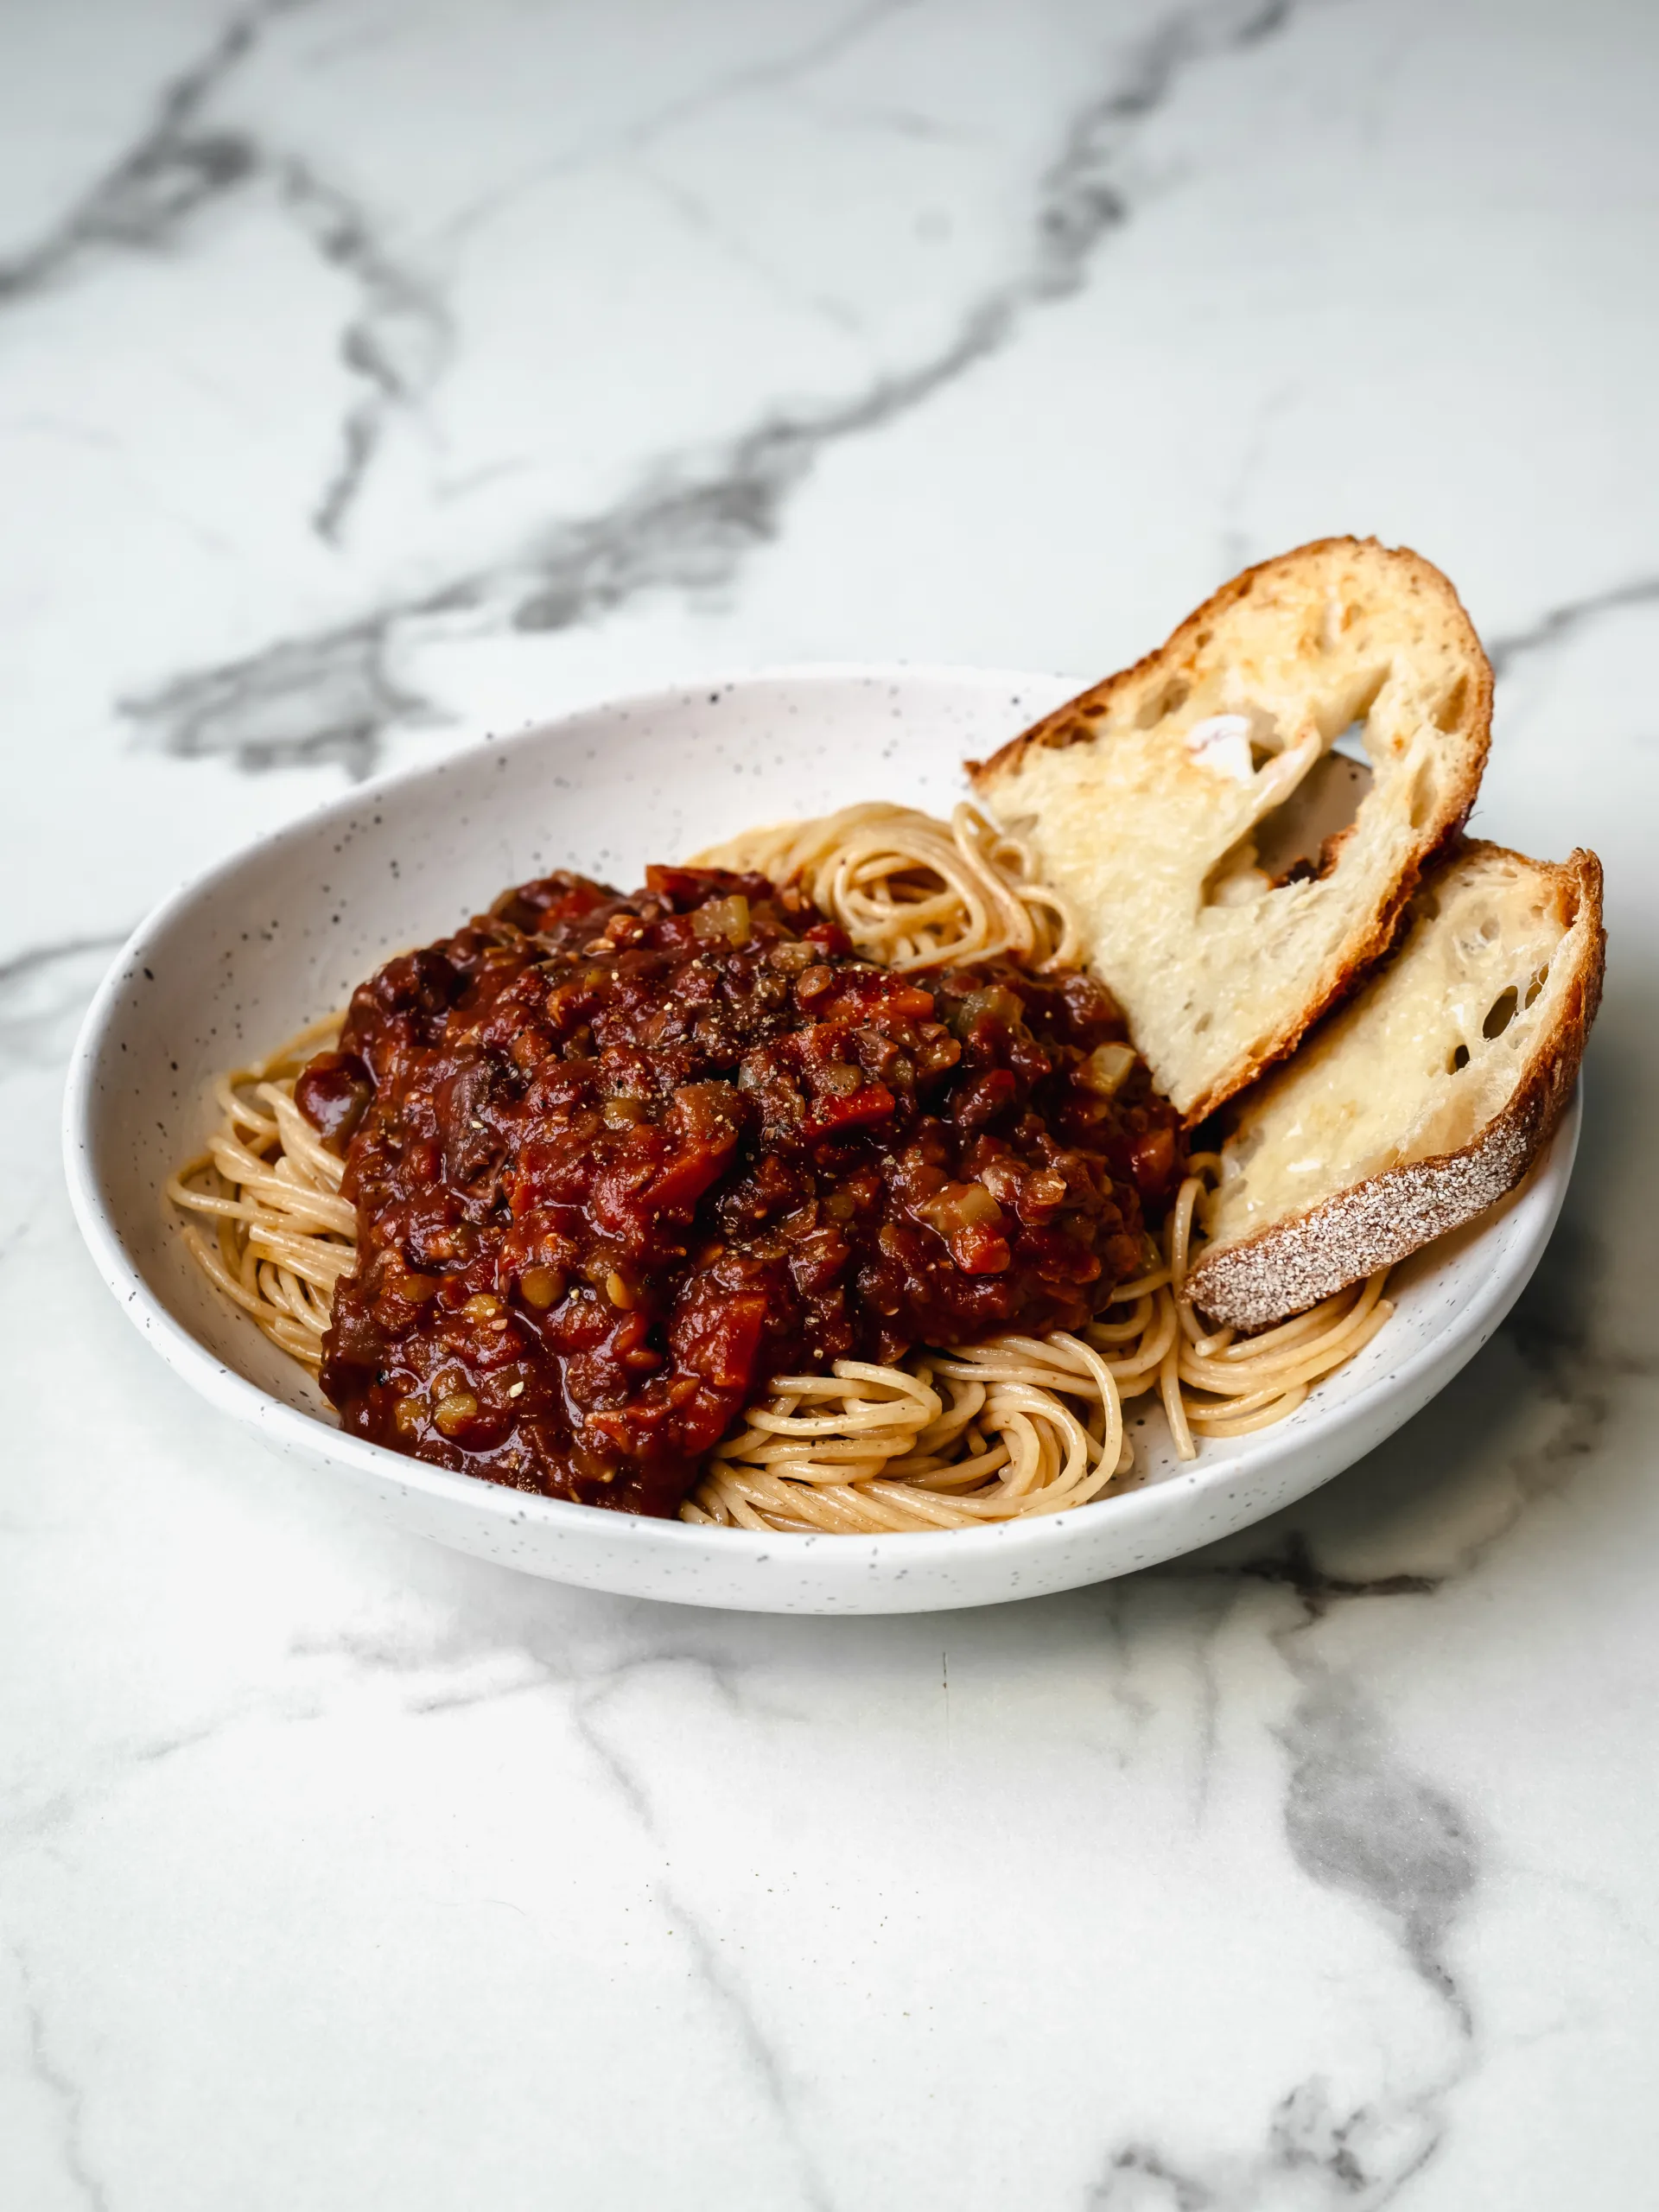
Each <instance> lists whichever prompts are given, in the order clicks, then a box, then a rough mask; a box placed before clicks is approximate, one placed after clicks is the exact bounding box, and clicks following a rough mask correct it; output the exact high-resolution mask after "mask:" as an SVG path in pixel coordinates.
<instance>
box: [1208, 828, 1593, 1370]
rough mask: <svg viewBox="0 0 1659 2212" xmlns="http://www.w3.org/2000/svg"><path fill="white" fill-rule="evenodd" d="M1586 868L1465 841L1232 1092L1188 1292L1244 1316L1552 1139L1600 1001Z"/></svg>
mask: <svg viewBox="0 0 1659 2212" xmlns="http://www.w3.org/2000/svg"><path fill="white" fill-rule="evenodd" d="M1604 947H1605V933H1604V931H1603V929H1602V923H1601V863H1600V862H1599V861H1598V860H1597V858H1596V856H1595V855H1594V854H1593V853H1586V852H1575V853H1573V855H1572V856H1571V858H1570V859H1568V860H1567V861H1562V862H1560V864H1559V865H1558V864H1556V863H1554V862H1551V861H1530V860H1527V859H1525V858H1524V857H1523V856H1522V855H1521V854H1519V853H1510V852H1505V851H1504V849H1503V847H1502V846H1501V845H1489V844H1484V843H1481V842H1476V841H1473V840H1471V842H1469V843H1468V844H1466V845H1465V846H1464V847H1463V848H1462V849H1460V850H1459V852H1457V853H1455V854H1454V855H1452V858H1451V859H1450V860H1448V861H1445V862H1444V863H1443V864H1442V865H1440V867H1438V868H1434V869H1433V870H1432V871H1431V872H1430V874H1428V876H1427V878H1426V879H1425V880H1424V882H1423V885H1422V887H1421V890H1420V891H1419V893H1418V894H1417V896H1416V898H1415V899H1414V901H1413V904H1412V910H1411V918H1410V921H1409V924H1408V930H1407V933H1406V936H1405V938H1404V941H1403V943H1402V945H1401V947H1400V949H1399V950H1398V951H1397V952H1396V953H1395V955H1394V957H1392V959H1390V960H1388V961H1386V962H1384V963H1383V966H1382V967H1381V968H1380V969H1378V971H1377V972H1376V975H1375V976H1372V978H1371V979H1370V982H1367V983H1366V984H1365V986H1364V988H1363V989H1362V990H1361V992H1360V994H1359V995H1358V996H1357V998H1356V999H1354V1000H1353V1001H1351V1003H1350V1004H1349V1005H1347V1006H1345V1007H1343V1008H1342V1010H1341V1011H1340V1012H1339V1013H1338V1014H1332V1017H1331V1019H1330V1020H1328V1021H1327V1022H1325V1025H1324V1026H1323V1027H1321V1028H1320V1029H1319V1030H1317V1031H1316V1032H1315V1033H1314V1034H1313V1036H1312V1037H1310V1038H1309V1039H1307V1041H1306V1043H1305V1044H1304V1045H1303V1046H1302V1047H1301V1050H1300V1052H1297V1054H1296V1055H1295V1057H1294V1058H1293V1059H1292V1060H1290V1061H1289V1062H1288V1063H1287V1065H1285V1066H1284V1067H1282V1068H1278V1069H1275V1070H1274V1072H1273V1073H1272V1074H1271V1075H1269V1076H1268V1077H1267V1078H1266V1080H1265V1081H1264V1082H1263V1083H1262V1086H1261V1088H1260V1089H1259V1090H1257V1091H1255V1092H1254V1093H1253V1094H1252V1095H1251V1096H1249V1098H1247V1099H1246V1100H1244V1101H1243V1103H1242V1105H1241V1106H1240V1108H1239V1109H1237V1110H1238V1120H1237V1124H1236V1128H1235V1129H1234V1131H1233V1134H1232V1135H1231V1136H1230V1137H1229V1139H1228V1140H1227V1141H1226V1143H1225V1145H1224V1147H1223V1149H1222V1173H1221V1179H1220V1182H1219V1184H1218V1185H1217V1188H1216V1189H1215V1191H1213V1192H1211V1197H1210V1199H1209V1202H1208V1205H1207V1207H1206V1209H1205V1217H1204V1220H1203V1225H1204V1227H1205V1230H1206V1232H1207V1234H1208V1235H1209V1236H1210V1238H1211V1242H1210V1244H1209V1246H1208V1248H1207V1249H1205V1252H1204V1254H1203V1255H1202V1256H1201V1258H1200V1259H1199V1260H1198V1264H1197V1266H1196V1267H1195V1268H1193V1269H1192V1273H1191V1274H1189V1275H1188V1277H1187V1280H1186V1284H1185V1296H1186V1297H1187V1298H1189V1299H1190V1300H1191V1301H1192V1304H1193V1305H1194V1306H1197V1307H1198V1308H1199V1310H1200V1311H1201V1312H1202V1313H1205V1314H1207V1315H1208V1316H1209V1317H1210V1318H1211V1319H1212V1320H1213V1321H1216V1322H1217V1323H1230V1324H1231V1325H1232V1326H1234V1327H1235V1328H1239V1329H1257V1328H1261V1327H1262V1326H1264V1325H1266V1324H1267V1323H1268V1322H1271V1321H1278V1320H1281V1319H1284V1317H1285V1316H1286V1315H1287V1314H1291V1313H1301V1312H1303V1311H1304V1310H1305V1309H1306V1307H1308V1306H1313V1305H1316V1304H1317V1303H1318V1302H1319V1300H1320V1299H1322V1298H1328V1297H1329V1296H1330V1295H1331V1294H1332V1292H1333V1291H1338V1290H1340V1289H1342V1288H1343V1287H1344V1284H1347V1283H1351V1282H1357V1281H1359V1280H1360V1278H1361V1277H1362V1276H1364V1275H1368V1274H1372V1273H1374V1272H1375V1270H1376V1268H1382V1267H1387V1266H1389V1265H1391V1264H1392V1262H1395V1260H1402V1259H1404V1257H1405V1256H1406V1255H1407V1254H1408V1253H1409V1252H1414V1251H1416V1250H1417V1249H1418V1248H1419V1246H1421V1245H1423V1244H1427V1243H1429V1242H1430V1240H1431V1239H1432V1238H1433V1237H1436V1236H1443V1235H1444V1234H1445V1233H1446V1230H1451V1229H1457V1228H1459V1227H1460V1226H1461V1225H1462V1224H1463V1223H1465V1222H1466V1221H1471V1220H1472V1219H1473V1218H1474V1217H1475V1216H1476V1215H1477V1214H1478V1213H1481V1212H1484V1210H1485V1209H1486V1208H1487V1207H1488V1206H1490V1205H1494V1204H1495V1203H1496V1202H1497V1200H1498V1199H1499V1198H1502V1197H1503V1195H1504V1193H1505V1192H1507V1191H1511V1190H1513V1189H1514V1187H1515V1185H1516V1184H1517V1183H1518V1182H1520V1180H1521V1179H1522V1177H1523V1176H1524V1175H1525V1174H1526V1173H1527V1171H1528V1169H1529V1167H1530V1166H1532V1164H1533V1162H1534V1160H1536V1159H1537V1157H1538V1156H1539V1154H1541V1152H1542V1150H1543V1149H1544V1147H1545V1146H1546V1145H1547V1144H1548V1141H1549V1140H1550V1138H1551V1137H1552V1136H1553V1135H1554V1131H1555V1125H1556V1123H1557V1122H1559V1121H1560V1116H1561V1111H1562V1109H1563V1108H1564V1107H1565V1105H1566V1103H1567V1099H1568V1098H1569V1097H1570V1096H1571V1095H1572V1090H1573V1081H1574V1078H1575V1077H1577V1074H1578V1071H1579V1061H1580V1057H1581V1055H1582V1053H1583V1051H1584V1042H1585V1039H1586V1036H1587V1034H1588V1033H1589V1029H1590V1025H1591V1023H1592V1021H1593V1020H1594V1019H1595V1014H1596V1007H1597V1005H1598V1003H1599V1000H1600V997H1601V971H1602V957H1603V950H1604Z"/></svg>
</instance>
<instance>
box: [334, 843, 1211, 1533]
mask: <svg viewBox="0 0 1659 2212" xmlns="http://www.w3.org/2000/svg"><path fill="white" fill-rule="evenodd" d="M295 1095H296V1100H297V1103H298V1104H299V1106H300V1108H301V1109H302V1111H303V1112H304V1113H305V1115H306V1116H307V1117H308V1119H309V1120H310V1122H312V1123H313V1124H314V1126H315V1128H317V1129H318V1130H319V1131H321V1134H322V1135H323V1138H324V1141H325V1142H327V1143H328V1144H329V1145H330V1146H331V1147H333V1148H334V1150H336V1151H337V1152H340V1153H342V1154H344V1156H345V1159H346V1175H345V1181H344V1185H343V1188H344V1192H345V1195H346V1197H347V1198H349V1199H350V1200H351V1201H352V1203H353V1205H354V1206H355V1208H356V1212H357V1222H358V1233H359V1256H358V1263H357V1267H356V1269H355V1271H354V1273H353V1274H351V1275H350V1276H348V1277H346V1279H345V1280H344V1281H342V1282H341V1283H340V1287H339V1288H338V1290H337V1292H336V1294H335V1299H334V1324H333V1326H332V1327H331V1329H330V1330H329V1332H328V1335H327V1340H326V1344H325V1355H326V1356H325V1360H324V1364H323V1369H322V1387H323V1389H324V1390H325V1392H326V1393H327V1396H328V1398H329V1399H330V1401H331V1402H333V1403H334V1406H335V1407H337V1408H338V1409H339V1411H340V1417H341V1420H342V1422H343V1424H344V1426H345V1427H346V1428H347V1429H348V1430H349V1431H351V1432H352V1433H354V1434H357V1435H359V1436H365V1437H369V1438H372V1440H374V1441H376V1442H378V1443H381V1444H385V1445H389V1446H391V1448H392V1449H393V1450H395V1451H400V1452H409V1453H412V1454H414V1455H415V1456H416V1457H418V1458H420V1459H429V1460H434V1461H435V1462H437V1463H438V1464H440V1465H443V1466H447V1467H451V1468H455V1469H458V1470H461V1471H466V1472H467V1473H471V1474H474V1475H480V1476H483V1477H485V1478H487V1479H488V1480H490V1481H493V1482H499V1483H505V1484H512V1485H513V1486H515V1487H517V1488H519V1489H523V1490H530V1491H543V1492H545V1493H547V1494H549V1495H551V1496H554V1497H567V1498H574V1499H576V1500H579V1501H580V1502H582V1503H585V1504H590V1505H605V1506H611V1507H614V1508H618V1509H620V1510H624V1511H627V1512H632V1513H648V1514H661V1515H669V1514H672V1513H673V1512H675V1511H676V1510H677V1507H678V1506H679V1504H680V1503H681V1500H682V1499H683V1497H685V1495H686V1493H687V1492H688V1491H690V1489H691V1488H692V1486H693V1485H694V1484H695V1482H696V1476H697V1471H698V1466H699V1463H700V1462H701V1460H702V1458H703V1457H704V1455H705V1454H706V1453H707V1452H709V1449H710V1448H711V1447H712V1446H714V1445H715V1444H716V1443H717V1442H718V1441H719V1440H720V1439H721V1437H722V1436H723V1435H724V1434H725V1433H727V1431H728V1429H730V1428H731V1427H732V1426H733V1424H734V1421H735V1420H736V1418H737V1416H738V1415H739V1414H741V1411H742V1409H743V1408H744V1407H745V1405H747V1404H748V1403H749V1402H752V1401H753V1399H754V1398H756V1397H757V1396H758V1395H760V1393H761V1392H762V1391H763V1390H764V1389H765V1387H766V1384H767V1383H768V1382H769V1381H770V1380H771V1378H772V1377H773V1376H777V1375H780V1374H787V1373H791V1372H800V1371H803V1370H824V1369H827V1368H828V1367H829V1364H830V1363H831V1362H832V1361H834V1360H836V1359H841V1358H846V1357H855V1358H862V1359H870V1360H879V1361H884V1362H890V1361H893V1360H895V1359H897V1358H899V1357H901V1356H902V1355H903V1354H904V1353H905V1352H906V1351H908V1350H910V1349H911V1348H912V1346H914V1345H917V1344H962V1343H969V1342H972V1341H975V1340H977V1339H980V1338H985V1337H988V1336H992V1335H995V1334H996V1333H998V1332H1001V1331H1002V1330H1006V1329H1010V1328H1013V1329H1018V1330H1020V1332H1024V1333H1027V1334H1032V1335H1040V1334H1043V1333H1045V1332H1047V1331H1050V1330H1053V1329H1069V1328H1076V1327H1078V1326H1079V1325H1082V1324H1083V1323H1084V1321H1086V1320H1087V1319H1089V1318H1090V1315H1091V1314H1093V1313H1096V1312H1097V1311H1098V1310H1099V1309H1100V1308H1101V1307H1102V1306H1104V1305H1105V1304H1106V1303H1107V1302H1108V1301H1109V1299H1110V1296H1111V1293H1112V1290H1113V1287H1114V1286H1115V1285H1116V1284H1117V1283H1118V1282H1120V1281H1123V1280H1125V1279H1126V1278H1128V1277H1129V1276H1132V1275H1134V1274H1136V1273H1138V1272H1140V1270H1141V1267H1142V1264H1143V1255H1144V1243H1143V1236H1144V1226H1145V1224H1146V1223H1147V1221H1148V1220H1154V1221H1155V1220H1156V1219H1157V1218H1158V1217H1160V1215H1161V1212H1162V1211H1163V1209H1164V1207H1165V1205H1166V1203H1167V1200H1168V1198H1169V1196H1170V1194H1171V1192H1172V1191H1173V1188H1174V1186H1175V1185H1176V1183H1177V1182H1178V1180H1179V1174H1180V1173H1181V1168H1182V1163H1183V1147H1182V1141H1181V1137H1180V1133H1179V1128H1178V1125H1177V1122H1176V1117H1175V1115H1174V1113H1173V1109H1171V1108H1170V1107H1169V1105H1168V1104H1167V1103H1166V1102H1165V1101H1164V1100H1163V1099H1162V1098H1160V1096H1158V1095H1157V1094H1156V1093H1155V1092H1154V1090H1153V1089H1152V1086H1151V1081H1150V1077H1149V1076H1148V1074H1147V1070H1146V1067H1145V1065H1143V1063H1141V1061H1140V1060H1139V1059H1138V1058H1135V1055H1134V1054H1133V1052H1131V1051H1130V1050H1129V1048H1128V1044H1127V1040H1126V1037H1125V1031H1124V1026H1123V1022H1122V1017H1121V1015H1120V1014H1119V1012H1118V1009H1117V1007H1116V1006H1115V1004H1114V1003H1113V1001H1112V1000H1111V998H1110V997H1109V995H1108V994H1107V992H1106V991H1105V990H1104V989H1103V988H1102V987H1101V985H1100V984H1098V983H1097V982H1095V981H1093V979H1092V978H1090V977H1089V976H1085V975H1083V974H1081V973H1071V974H1065V975H1060V976H1034V975H1030V974H1027V973H1026V972H1025V971H1024V970H1023V969H1020V968H1019V967H1017V966H1016V965H1014V963H1010V962H1007V961H995V962H990V963H982V964H980V965H977V966H974V967H963V968H957V969H948V970H945V971H944V972H943V973H934V974H930V975H928V976H926V977H925V978H923V977H920V976H914V975H901V974H898V973H895V972H894V971H893V970H892V969H885V968H880V967H876V966H874V965H872V964H871V963H869V962H868V961H864V960H861V959H858V958H856V957H854V955H853V952H852V949H851V947H850V945H849V942H848V940H847V938H845V936H844V935H843V934H842V931H840V930H839V929H838V928H837V927H836V925H834V924H832V923H830V922H828V921H826V920H825V919H824V918H823V916H822V915H821V914H820V913H819V912H817V909H816V908H815V907H813V906H811V905H810V903H809V902H808V901H807V900H806V899H804V897H802V896H801V895H800V894H799V893H797V892H795V891H793V890H790V889H785V890H783V891H779V890H777V889H776V888H774V887H773V886H772V884H770V883H769V882H767V881H766V879H765V878H764V877H761V876H757V875H736V874H728V873H725V872H722V871H719V870H714V869H693V868H651V869H648V870H647V872H646V881H645V888H644V890H642V891H640V892H638V893H635V894H634V895H632V897H624V896H622V895H621V894H620V893H618V892H615V891H613V890H610V889H608V888H607V887H605V886H604V885H602V884H598V883H593V882H589V881H588V880H585V879H584V878H582V877H580V876H575V875H568V874H557V875H552V876H548V877H546V878H544V879H543V880H539V881H537V882H534V883H527V884H524V885H523V886H522V887H520V888H519V889H518V890H516V891H514V892H511V893H507V894H506V895H505V897H504V898H503V899H500V900H499V901H498V903H497V905H496V906H495V907H494V909H493V911H492V912H491V913H489V914H488V915H485V916H480V917H479V918H476V919H474V921H472V922H471V923H469V924H468V925H467V927H465V928H464V929H461V930H460V931H457V932H456V933H455V934H454V936H453V937H450V938H445V939H444V940H443V941H442V942H441V943H439V944H434V945H430V946H429V947H427V948H426V949H424V950H421V951H418V952H411V953H405V954H404V955H401V956H400V957H398V958H397V959H395V960H391V961H388V962H387V963H386V964H385V967H383V968H382V969H380V970H379V971H378V974H377V975H375V976H372V977H371V978H370V980H369V981H368V982H366V983H365V984H364V985H363V986H362V987H361V988H359V990H358V992H357V994H356V995H355V996H354V997H353V1001H352V1004H351V1009H350V1013H349V1015H348V1017H347V1020H346V1027H345V1030H344V1033H342V1035H341V1038H340V1047H339V1049H338V1051H336V1052H328V1053H324V1054H322V1055H321V1056H320V1057H319V1058H317V1059H315V1060H314V1061H313V1062H312V1063H311V1065H309V1066H308V1068H307V1069H306V1070H305V1071H303V1072H302V1075H301V1077H300V1078H299V1081H298V1083H297V1084H296V1092H295Z"/></svg>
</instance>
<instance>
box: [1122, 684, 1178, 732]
mask: <svg viewBox="0 0 1659 2212" xmlns="http://www.w3.org/2000/svg"><path fill="white" fill-rule="evenodd" d="M1191 691H1192V685H1191V684H1190V683H1188V682H1187V680H1186V678H1185V677H1184V676H1176V677H1171V678H1170V680H1169V682H1168V683H1166V684H1164V685H1162V686H1161V687H1160V689H1159V690H1156V691H1154V693H1153V694H1152V696H1151V697H1150V698H1148V699H1146V700H1144V701H1142V702H1141V711H1140V713H1139V714H1138V715H1136V716H1135V725H1136V727H1137V728H1140V729H1152V728H1154V727H1155V726H1156V725H1157V724H1158V723H1159V722H1160V721H1163V719H1164V717H1165V715H1173V713H1174V712H1175V710H1176V709H1177V708H1179V707H1184V706H1185V704H1186V702H1187V698H1188V696H1189V695H1190V693H1191Z"/></svg>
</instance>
